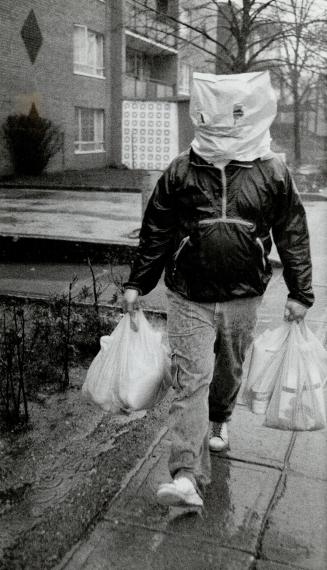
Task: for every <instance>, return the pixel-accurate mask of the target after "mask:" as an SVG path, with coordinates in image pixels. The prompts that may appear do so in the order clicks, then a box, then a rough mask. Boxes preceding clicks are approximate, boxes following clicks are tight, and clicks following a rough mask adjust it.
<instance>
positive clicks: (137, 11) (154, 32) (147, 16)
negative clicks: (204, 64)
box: [125, 0, 177, 49]
mask: <svg viewBox="0 0 327 570" xmlns="http://www.w3.org/2000/svg"><path fill="white" fill-rule="evenodd" d="M125 26H126V28H127V29H129V30H130V31H132V32H135V33H136V34H139V35H141V36H145V37H146V38H149V39H151V40H153V41H155V42H158V43H161V44H164V45H166V46H168V47H171V48H174V49H175V48H176V45H177V39H176V37H175V36H176V30H175V28H174V26H172V25H170V24H168V23H166V22H163V21H162V20H158V19H157V18H156V14H155V13H154V12H151V11H150V10H147V9H146V8H143V9H142V8H140V6H136V5H135V4H134V2H133V0H127V1H126V3H125Z"/></svg>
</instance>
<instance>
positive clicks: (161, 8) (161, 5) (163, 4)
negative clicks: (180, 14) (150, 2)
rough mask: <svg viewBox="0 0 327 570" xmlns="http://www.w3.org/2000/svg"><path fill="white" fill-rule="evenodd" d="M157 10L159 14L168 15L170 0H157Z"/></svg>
mask: <svg viewBox="0 0 327 570" xmlns="http://www.w3.org/2000/svg"><path fill="white" fill-rule="evenodd" d="M157 10H158V12H163V13H164V14H167V13H168V0H157Z"/></svg>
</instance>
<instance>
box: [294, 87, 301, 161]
mask: <svg viewBox="0 0 327 570" xmlns="http://www.w3.org/2000/svg"><path fill="white" fill-rule="evenodd" d="M293 109H294V121H293V134H294V159H295V163H296V164H301V159H302V156H301V106H300V100H299V93H298V86H297V85H295V86H294V87H293Z"/></svg>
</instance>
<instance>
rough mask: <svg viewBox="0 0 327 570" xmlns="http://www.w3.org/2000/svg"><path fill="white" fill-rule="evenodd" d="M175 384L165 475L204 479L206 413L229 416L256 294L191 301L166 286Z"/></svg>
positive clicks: (197, 481) (257, 300) (204, 482)
mask: <svg viewBox="0 0 327 570" xmlns="http://www.w3.org/2000/svg"><path fill="white" fill-rule="evenodd" d="M167 298H168V337H169V344H170V348H171V351H172V377H173V387H174V389H175V395H174V399H173V402H172V405H171V408H170V413H169V427H170V434H171V451H170V457H169V463H168V466H169V470H170V473H171V476H172V477H174V476H175V475H177V474H178V475H179V476H180V475H184V476H187V477H189V478H190V479H191V480H192V481H193V482H194V483H195V484H196V485H197V487H198V488H199V489H200V490H201V489H203V487H204V486H205V485H207V484H208V483H210V455H209V418H210V420H211V421H215V422H224V421H228V420H229V419H230V416H231V414H232V411H233V408H234V406H235V403H236V397H237V394H238V391H239V389H240V386H241V380H242V365H243V362H244V359H245V353H246V350H247V348H248V347H249V345H250V344H251V341H252V339H253V331H254V328H255V324H256V313H257V307H258V305H259V303H260V301H261V297H254V298H246V299H236V300H233V301H227V302H224V303H202V302H201V303H197V302H194V301H189V300H188V299H185V298H184V297H182V296H181V295H179V294H178V293H175V292H173V291H170V290H169V289H168V290H167Z"/></svg>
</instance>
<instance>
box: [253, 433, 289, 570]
mask: <svg viewBox="0 0 327 570" xmlns="http://www.w3.org/2000/svg"><path fill="white" fill-rule="evenodd" d="M296 437H297V433H296V432H293V433H292V437H291V441H290V443H289V445H288V448H287V451H286V454H285V458H284V463H283V468H282V470H281V473H280V476H279V479H278V481H277V484H276V487H275V490H274V493H273V495H272V497H271V499H270V502H269V505H268V507H267V510H266V513H265V515H264V517H263V520H262V523H261V528H260V531H259V535H258V539H257V544H256V548H255V555H254V556H255V560H254V561H253V564H252V565H251V569H250V570H256V569H257V562H258V560H264V559H265V557H264V555H263V540H264V536H265V533H266V530H267V529H268V528H269V521H270V516H271V513H272V512H273V510H274V509H275V508H276V507H277V505H278V503H279V501H280V500H281V499H282V498H283V496H284V494H285V491H286V485H287V475H288V470H289V462H290V457H291V453H292V451H293V448H294V444H295V440H296Z"/></svg>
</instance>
